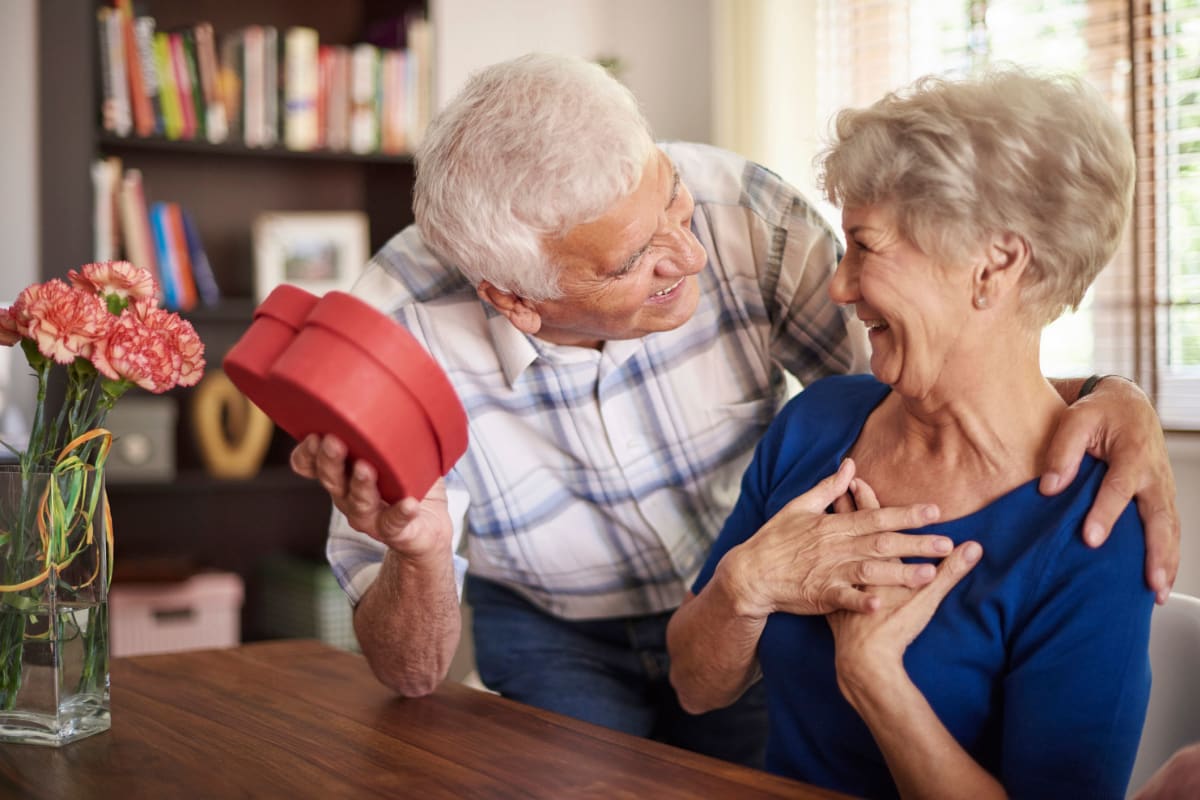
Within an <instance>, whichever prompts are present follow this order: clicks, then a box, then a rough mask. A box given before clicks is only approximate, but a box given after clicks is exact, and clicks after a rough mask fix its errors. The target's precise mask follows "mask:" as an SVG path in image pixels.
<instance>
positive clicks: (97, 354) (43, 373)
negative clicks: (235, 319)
mask: <svg viewBox="0 0 1200 800" xmlns="http://www.w3.org/2000/svg"><path fill="white" fill-rule="evenodd" d="M69 276H70V281H71V284H70V285H68V284H67V283H66V282H65V281H62V280H58V279H52V280H49V281H46V282H45V283H35V284H33V285H32V286H29V287H27V288H26V289H25V290H24V291H22V292H21V294H20V295H18V297H17V300H16V302H14V303H13V304H12V306H11V307H9V308H0V345H9V346H11V345H15V344H18V343H19V344H20V345H21V348H22V350H24V352H25V358H26V360H27V361H28V362H29V365H30V367H32V368H33V371H34V374H35V376H36V377H37V380H38V398H39V401H38V407H37V408H36V409H35V414H34V421H33V429H32V431H31V432H30V439H29V446H28V448H27V449H26V450H25V452H23V453H18V455H20V457H21V463H22V466H23V467H26V468H28V467H30V466H34V465H36V466H37V467H39V468H48V467H52V466H53V465H54V463H55V462H54V459H56V458H59V457H60V456H59V455H58V454H59V453H60V452H62V448H63V447H64V446H66V445H67V444H68V443H73V442H74V443H78V442H90V441H92V440H93V438H94V437H95V436H96V435H99V434H102V435H107V433H106V432H105V431H103V430H99V429H100V428H101V427H102V426H103V424H104V419H105V417H106V416H107V414H108V412H109V411H110V410H111V409H112V407H113V405H114V404H115V403H116V402H117V400H118V399H119V398H120V397H121V396H122V395H123V394H124V393H125V392H126V391H127V390H128V389H129V388H131V387H132V386H135V385H136V386H140V387H141V388H143V389H145V390H146V391H149V392H154V393H156V394H158V393H162V392H165V391H167V390H168V389H172V388H174V387H175V386H193V385H195V384H196V383H198V382H199V381H200V377H201V375H202V374H203V372H204V344H203V342H201V341H200V337H199V336H198V335H196V330H195V328H193V327H192V325H191V323H189V322H187V321H186V320H184V319H182V318H180V317H179V315H178V314H174V313H171V312H169V311H166V310H164V309H161V308H159V307H158V300H157V286H156V284H155V282H154V278H153V276H152V275H151V274H150V273H149V272H147V271H146V270H144V269H139V268H137V267H135V266H133V265H132V264H130V263H129V262H127V261H108V262H102V263H96V264H85V265H83V266H82V267H80V269H79V270H71V272H70V273H69ZM56 364H58V365H66V378H67V381H66V392H65V398H64V400H63V407H62V409H61V411H60V410H59V409H55V408H45V407H43V406H45V405H46V403H47V400H46V397H47V394H46V387H47V386H48V384H49V381H50V377H51V372H52V371H53V369H54V368H55V365H56ZM0 444H2V443H0ZM77 446H81V445H77ZM9 449H12V448H11V447H10V448H9ZM84 451H85V452H86V456H84V457H85V458H89V459H90V458H94V457H96V453H97V452H99V451H98V450H96V449H95V446H94V445H87V447H86V448H84ZM14 452H17V451H15V450H14ZM96 466H97V467H99V466H100V464H96Z"/></svg>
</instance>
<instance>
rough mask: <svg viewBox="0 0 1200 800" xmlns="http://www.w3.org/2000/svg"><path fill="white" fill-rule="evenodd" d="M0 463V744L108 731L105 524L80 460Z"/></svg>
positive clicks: (99, 480)
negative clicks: (47, 468)
mask: <svg viewBox="0 0 1200 800" xmlns="http://www.w3.org/2000/svg"><path fill="white" fill-rule="evenodd" d="M66 467H67V468H61V469H60V468H58V467H56V468H55V471H54V472H33V471H27V470H22V469H21V468H20V467H0V581H2V583H3V585H2V586H0V742H23V743H28V744H44V745H51V746H58V745H63V744H66V743H68V742H72V741H74V740H76V739H80V738H83V737H85V736H90V735H92V734H94V733H99V732H101V731H105V730H108V728H109V725H110V722H109V695H108V689H109V687H108V584H109V579H110V577H111V576H110V573H109V563H110V557H111V552H110V548H111V524H110V520H109V517H108V510H107V500H106V498H105V495H104V479H103V476H102V475H101V474H97V472H96V471H95V470H94V469H92V468H91V467H90V466H88V465H87V464H86V463H83V462H76V463H74V464H70V465H66Z"/></svg>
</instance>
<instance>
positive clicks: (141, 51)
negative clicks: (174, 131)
mask: <svg viewBox="0 0 1200 800" xmlns="http://www.w3.org/2000/svg"><path fill="white" fill-rule="evenodd" d="M154 28H155V22H154V17H138V18H137V19H135V20H134V21H133V32H134V36H135V37H136V39H137V50H138V61H139V62H140V64H141V68H142V84H143V86H145V90H146V97H147V98H148V99H149V101H150V111H151V113H152V114H153V115H154V132H155V133H157V134H161V133H162V132H163V113H162V95H161V90H162V89H161V86H160V85H159V82H158V67H157V66H156V65H155V63H154Z"/></svg>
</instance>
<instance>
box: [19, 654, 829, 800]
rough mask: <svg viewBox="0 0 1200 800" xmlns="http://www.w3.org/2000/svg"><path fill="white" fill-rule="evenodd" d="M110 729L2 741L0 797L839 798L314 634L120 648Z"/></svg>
mask: <svg viewBox="0 0 1200 800" xmlns="http://www.w3.org/2000/svg"><path fill="white" fill-rule="evenodd" d="M112 719H113V724H112V730H110V731H107V732H105V733H101V734H98V735H96V736H92V737H89V738H87V739H82V740H80V741H77V742H74V743H72V744H69V745H67V746H66V747H63V748H59V749H54V748H45V747H39V746H34V745H0V797H5V798H7V797H14V798H16V797H20V798H46V799H47V800H86V798H121V800H125V798H154V799H155V800H160V799H161V798H176V797H177V798H205V799H207V798H255V799H257V798H272V797H281V798H283V797H287V798H291V797H320V798H339V797H354V798H363V797H388V798H406V797H413V798H422V800H424V798H493V797H502V798H538V797H545V798H555V799H556V800H557V799H558V798H597V800H600V799H603V800H612V799H613V798H653V799H654V800H658V798H714V799H716V798H738V799H739V800H741V799H742V798H767V797H791V798H805V799H808V798H836V797H840V796H841V795H837V794H834V793H831V792H826V791H822V790H819V789H815V788H812V787H809V786H806V785H804V784H800V783H797V782H795V781H790V780H786V779H784V778H779V777H776V776H773V775H768V774H766V773H763V772H758V771H756V770H751V769H746V768H744V767H739V766H735V765H732V764H727V763H725V762H722V761H717V760H715V759H711V758H707V757H705V756H699V755H696V754H694V753H689V752H686V751H683V750H679V749H677V748H674V747H668V746H667V745H663V744H660V743H658V742H651V741H647V740H644V739H638V738H636V737H633V736H627V735H625V734H621V733H616V732H614V731H610V730H607V729H605V728H600V727H597V726H595V725H589V724H587V723H583V722H578V721H576V720H572V719H568V718H566V717H562V716H559V715H557V714H552V713H549V712H545V711H541V710H539V709H535V708H531V707H529V706H525V705H522V704H520V703H514V702H512V701H509V700H505V699H503V698H501V697H497V696H495V695H492V694H489V693H487V692H481V691H478V690H475V689H470V688H467V687H465V686H460V685H458V684H446V685H444V686H442V688H440V689H438V691H437V692H435V693H434V694H433V695H431V696H429V697H425V698H421V699H416V700H406V699H403V698H398V697H396V696H395V695H394V694H393V693H392V692H390V691H389V690H388V689H386V688H384V687H383V686H382V685H380V684H379V683H378V682H377V681H376V680H375V678H374V677H373V676H372V674H371V671H370V669H369V668H368V667H367V664H366V661H365V660H364V659H363V658H362V657H361V656H358V655H354V654H351V653H347V652H343V651H341V650H335V649H333V648H331V647H328V646H326V645H323V644H320V643H318V642H312V641H278V642H265V643H257V644H252V645H246V646H243V647H239V648H235V649H232V650H204V651H197V652H190V653H177V654H170V655H156V656H138V657H135V658H118V659H115V660H114V661H113V664H112Z"/></svg>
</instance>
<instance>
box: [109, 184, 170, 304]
mask: <svg viewBox="0 0 1200 800" xmlns="http://www.w3.org/2000/svg"><path fill="white" fill-rule="evenodd" d="M118 202H119V206H120V212H121V213H120V216H121V233H122V235H123V239H124V243H125V259H126V260H127V261H129V262H130V263H132V264H133V265H134V266H135V267H141V268H142V269H145V270H149V271H150V273H151V274H153V275H154V279H155V280H156V281H158V286H159V295H160V299H161V294H162V271H161V269H160V267H159V264H158V258H157V257H156V254H155V248H154V237H153V234H152V233H151V231H150V217H149V213H148V211H147V209H146V195H145V191H144V189H143V187H142V172H141V170H139V169H134V168H130V169H127V170H125V174H124V175H123V176H122V177H121V188H120V197H119V201H118Z"/></svg>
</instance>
